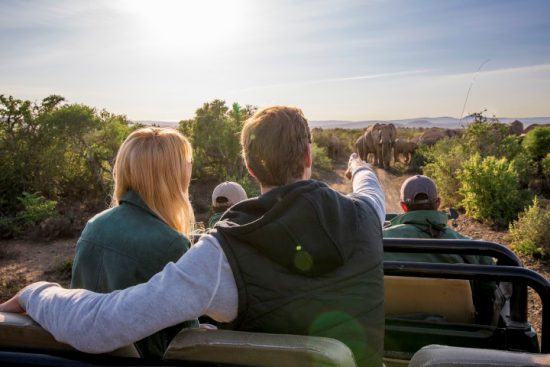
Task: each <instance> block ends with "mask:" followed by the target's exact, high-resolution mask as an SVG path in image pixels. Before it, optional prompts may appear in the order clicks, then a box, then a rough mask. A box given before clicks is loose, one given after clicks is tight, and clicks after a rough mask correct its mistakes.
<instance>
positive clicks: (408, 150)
mask: <svg viewBox="0 0 550 367" xmlns="http://www.w3.org/2000/svg"><path fill="white" fill-rule="evenodd" d="M417 147H418V145H417V144H416V143H415V142H413V141H411V140H404V139H395V144H394V148H393V156H394V160H395V163H397V162H399V155H403V156H404V157H405V164H409V163H410V161H411V159H412V155H413V154H414V151H415V150H416V148H417Z"/></svg>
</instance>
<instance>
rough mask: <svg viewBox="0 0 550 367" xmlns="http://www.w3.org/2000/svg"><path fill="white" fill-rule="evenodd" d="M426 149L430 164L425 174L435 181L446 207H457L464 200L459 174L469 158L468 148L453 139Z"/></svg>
mask: <svg viewBox="0 0 550 367" xmlns="http://www.w3.org/2000/svg"><path fill="white" fill-rule="evenodd" d="M424 149H425V151H424V155H425V157H426V159H427V162H428V163H427V164H426V165H425V166H424V168H423V173H424V174H425V175H426V176H429V177H431V178H432V179H433V180H434V181H435V183H436V185H437V189H438V193H439V196H440V197H441V199H442V200H443V203H444V204H445V205H448V206H457V205H458V204H459V203H460V202H461V200H462V199H463V196H462V195H461V194H460V192H459V190H458V189H459V188H460V181H459V177H458V172H459V170H460V168H461V166H462V164H463V162H464V161H466V160H467V159H468V157H469V155H468V152H467V149H466V147H465V146H464V144H463V142H462V141H461V140H460V139H459V138H453V139H444V140H440V141H438V142H437V143H436V144H435V145H434V146H433V147H431V148H424ZM419 150H420V149H419Z"/></svg>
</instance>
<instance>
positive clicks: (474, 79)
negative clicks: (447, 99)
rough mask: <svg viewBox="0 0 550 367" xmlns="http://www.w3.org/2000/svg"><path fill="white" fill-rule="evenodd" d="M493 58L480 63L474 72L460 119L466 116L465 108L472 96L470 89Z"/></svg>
mask: <svg viewBox="0 0 550 367" xmlns="http://www.w3.org/2000/svg"><path fill="white" fill-rule="evenodd" d="M489 61H491V59H487V60H485V61H483V62H482V63H481V65H479V67H478V68H477V71H476V72H475V74H474V77H473V78H472V81H471V82H470V86H469V87H468V92H467V93H466V99H465V100H464V105H462V112H461V113H460V119H461V120H462V119H463V118H464V110H465V109H466V104H467V103H468V98H470V91H471V90H472V87H473V86H474V83H475V82H476V78H477V75H478V74H479V72H480V71H481V68H483V67H484V66H485V64H487V63H488V62H489Z"/></svg>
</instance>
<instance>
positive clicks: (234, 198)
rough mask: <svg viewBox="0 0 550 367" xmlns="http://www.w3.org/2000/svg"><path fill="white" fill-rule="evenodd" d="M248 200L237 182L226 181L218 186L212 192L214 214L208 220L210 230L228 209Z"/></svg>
mask: <svg viewBox="0 0 550 367" xmlns="http://www.w3.org/2000/svg"><path fill="white" fill-rule="evenodd" d="M246 199H248V196H247V195H246V191H244V189H243V187H242V186H241V185H239V184H238V183H237V182H232V181H225V182H222V183H221V184H219V185H218V186H216V187H215V188H214V191H213V192H212V213H213V214H212V216H211V217H210V219H209V220H208V228H213V227H214V225H215V224H216V223H218V221H219V220H220V218H221V217H222V214H223V213H224V212H225V211H226V210H227V209H229V208H231V207H232V206H233V205H235V204H237V203H240V202H241V201H243V200H246Z"/></svg>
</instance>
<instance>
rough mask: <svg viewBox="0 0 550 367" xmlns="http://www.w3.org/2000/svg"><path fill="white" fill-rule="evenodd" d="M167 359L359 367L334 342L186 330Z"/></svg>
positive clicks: (169, 348) (171, 349) (332, 340)
mask: <svg viewBox="0 0 550 367" xmlns="http://www.w3.org/2000/svg"><path fill="white" fill-rule="evenodd" d="M164 359H168V360H185V361H195V362H210V363H227V364H231V365H241V366H289V367H293V366H297V367H298V366H327V367H328V366H341V367H355V360H354V358H353V354H352V352H351V351H350V350H349V348H348V347H347V346H346V345H345V344H343V343H342V342H340V341H338V340H334V339H330V338H321V337H312V336H301V335H286V334H267V333H250V332H242V331H229V330H205V329H184V330H182V331H181V332H180V333H179V334H178V335H177V336H176V337H175V338H174V339H173V340H172V342H171V343H170V345H169V346H168V349H167V350H166V353H165V354H164Z"/></svg>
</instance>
